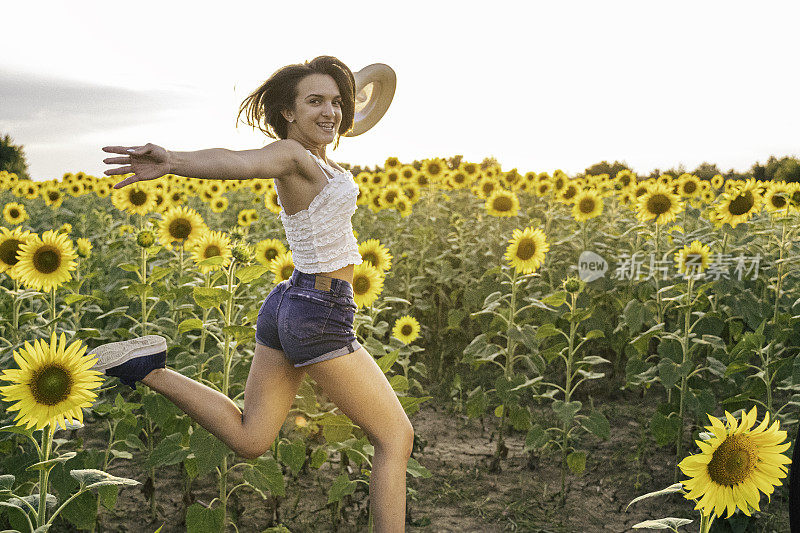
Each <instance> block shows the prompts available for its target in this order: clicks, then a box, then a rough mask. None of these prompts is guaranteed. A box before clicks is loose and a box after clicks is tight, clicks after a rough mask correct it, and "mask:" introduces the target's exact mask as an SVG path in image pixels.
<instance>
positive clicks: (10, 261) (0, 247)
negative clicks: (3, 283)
mask: <svg viewBox="0 0 800 533" xmlns="http://www.w3.org/2000/svg"><path fill="white" fill-rule="evenodd" d="M20 244H21V241H19V240H17V239H6V240H5V241H3V242H0V261H2V262H3V263H5V264H7V265H12V266H13V265H16V264H17V251H18V250H19V245H20Z"/></svg>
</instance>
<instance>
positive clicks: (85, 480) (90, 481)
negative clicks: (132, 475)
mask: <svg viewBox="0 0 800 533" xmlns="http://www.w3.org/2000/svg"><path fill="white" fill-rule="evenodd" d="M69 475H71V476H72V477H74V478H75V479H76V480H77V481H78V483H80V484H81V487H82V488H85V489H94V488H97V487H104V486H106V485H138V484H139V482H138V481H136V480H135V479H128V478H125V477H117V476H112V475H111V474H109V473H108V472H103V471H102V470H97V469H96V468H86V469H77V470H70V471H69Z"/></svg>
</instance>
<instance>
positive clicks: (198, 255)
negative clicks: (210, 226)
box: [192, 230, 233, 274]
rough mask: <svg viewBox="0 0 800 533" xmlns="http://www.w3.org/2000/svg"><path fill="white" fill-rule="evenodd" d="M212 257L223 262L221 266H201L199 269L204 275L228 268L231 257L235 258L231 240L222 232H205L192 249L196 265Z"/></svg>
mask: <svg viewBox="0 0 800 533" xmlns="http://www.w3.org/2000/svg"><path fill="white" fill-rule="evenodd" d="M211 257H222V258H223V260H222V262H221V263H219V264H214V265H199V266H198V267H197V268H198V269H200V272H201V273H202V274H206V273H208V272H211V271H213V270H221V269H223V268H227V267H228V265H230V264H231V257H233V253H232V252H231V239H230V237H228V236H227V235H225V234H224V233H223V232H221V231H212V230H206V231H204V232H203V233H201V234H200V237H198V239H197V240H196V241H195V244H194V247H193V248H192V258H193V259H194V262H195V263H199V262H200V261H203V260H204V259H209V258H211Z"/></svg>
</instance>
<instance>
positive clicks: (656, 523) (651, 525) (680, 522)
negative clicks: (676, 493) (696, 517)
mask: <svg viewBox="0 0 800 533" xmlns="http://www.w3.org/2000/svg"><path fill="white" fill-rule="evenodd" d="M692 522H693V520H690V519H688V518H672V517H671V516H668V517H667V518H659V519H658V520H645V521H644V522H639V523H638V524H634V525H633V526H631V527H632V528H633V529H671V530H673V531H675V530H676V529H678V528H679V527H681V526H685V525H686V524H691V523H692Z"/></svg>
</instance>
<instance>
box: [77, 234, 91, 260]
mask: <svg viewBox="0 0 800 533" xmlns="http://www.w3.org/2000/svg"><path fill="white" fill-rule="evenodd" d="M76 245H77V247H78V249H77V252H78V255H79V256H81V257H83V258H87V257H89V256H90V255H92V243H91V241H89V239H85V238H83V237H81V238H79V239H78V240H77V241H76Z"/></svg>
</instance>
